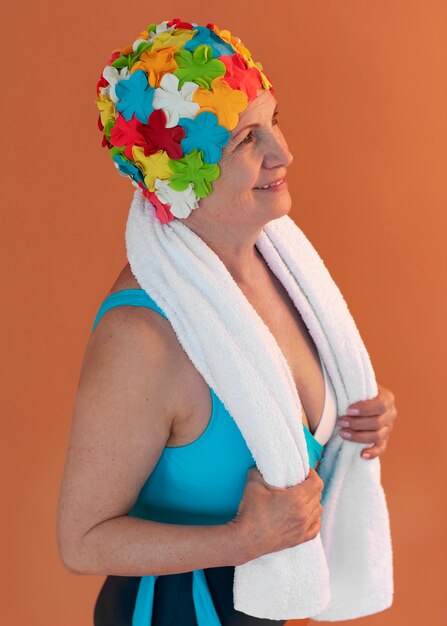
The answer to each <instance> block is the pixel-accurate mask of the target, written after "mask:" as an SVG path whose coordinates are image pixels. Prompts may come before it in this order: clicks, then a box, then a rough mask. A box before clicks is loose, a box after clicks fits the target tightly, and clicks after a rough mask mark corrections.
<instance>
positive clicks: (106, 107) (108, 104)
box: [95, 93, 116, 126]
mask: <svg viewBox="0 0 447 626" xmlns="http://www.w3.org/2000/svg"><path fill="white" fill-rule="evenodd" d="M95 103H96V106H97V107H98V109H99V115H100V117H101V124H102V125H103V126H105V125H106V124H107V122H108V121H109V120H112V121H113V122H115V119H116V110H115V105H114V103H113V102H112V101H111V100H110V98H109V96H108V95H107V94H103V93H101V94H100V95H99V97H98V98H96V100H95Z"/></svg>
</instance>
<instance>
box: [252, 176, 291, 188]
mask: <svg viewBox="0 0 447 626" xmlns="http://www.w3.org/2000/svg"><path fill="white" fill-rule="evenodd" d="M284 180H285V179H284V178H280V179H279V180H277V181H276V182H274V183H270V184H269V185H262V187H253V189H269V188H270V187H278V186H279V185H281V183H283V182H284Z"/></svg>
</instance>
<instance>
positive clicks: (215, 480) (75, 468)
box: [58, 20, 396, 626]
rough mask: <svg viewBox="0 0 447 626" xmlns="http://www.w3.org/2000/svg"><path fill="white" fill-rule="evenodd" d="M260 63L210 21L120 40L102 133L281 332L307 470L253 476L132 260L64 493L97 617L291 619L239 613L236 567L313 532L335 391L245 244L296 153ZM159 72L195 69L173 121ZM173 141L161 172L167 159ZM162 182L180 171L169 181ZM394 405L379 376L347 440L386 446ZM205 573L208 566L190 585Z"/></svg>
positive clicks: (103, 336) (226, 417)
mask: <svg viewBox="0 0 447 626" xmlns="http://www.w3.org/2000/svg"><path fill="white" fill-rule="evenodd" d="M196 38H197V41H196ZM194 42H195V43H194ZM192 44H194V45H192ZM173 50H176V53H175V54H174V53H173ZM211 51H212V53H213V54H211ZM192 54H194V58H198V55H199V54H201V55H202V57H201V60H202V61H204V59H205V62H204V63H203V65H202V67H203V68H204V69H203V72H204V73H203V76H205V78H206V80H208V82H206V81H204V80H201V78H203V76H200V75H199V73H198V71H197V65H195V66H194V68H195V70H194V71H195V73H194V72H193V74H191V68H192V65H190V66H188V62H191V63H192V61H191V59H192V56H191V55H192ZM188 55H190V56H188ZM207 55H208V56H207ZM216 58H218V59H219V60H221V63H222V64H223V65H224V68H223V69H222V67H221V68H220V73H219V68H218V67H217V66H213V67H211V66H209V65H207V63H211V62H215V61H214V59H216ZM229 59H232V63H233V64H232V65H231V67H230V65H229V63H230V61H229ZM240 63H243V64H245V65H244V67H241V66H238V64H240ZM113 64H115V65H113ZM216 67H217V69H216ZM160 68H162V71H161V70H160ZM129 70H130V71H129ZM138 70H140V73H139V74H136V72H137V71H138ZM237 70H239V74H238V71H237ZM241 70H242V73H243V76H244V78H240V76H241V73H240V71H241ZM261 70H262V66H260V64H257V65H256V64H254V62H253V61H252V59H251V56H250V53H249V51H248V50H247V48H245V46H243V44H242V43H241V42H240V41H239V40H237V39H236V38H234V37H232V36H231V35H230V33H229V32H228V31H220V30H219V29H218V28H217V27H216V26H215V25H212V24H208V25H207V27H200V26H198V25H196V24H188V23H185V22H180V21H179V20H172V21H170V22H163V23H162V24H160V25H150V27H149V28H148V30H147V31H144V32H143V33H141V35H140V38H139V39H137V41H136V42H134V44H133V46H129V47H127V49H123V50H121V51H118V52H115V53H114V55H113V56H112V58H111V60H110V62H109V65H108V66H107V68H106V70H104V72H103V77H102V79H101V81H100V83H99V84H98V94H100V95H99V98H98V101H97V102H98V106H99V108H100V111H101V114H102V117H101V122H100V128H102V130H104V135H105V139H104V142H103V145H105V146H106V147H108V148H109V150H110V152H111V155H112V158H113V159H114V162H115V165H116V166H117V168H118V169H119V171H120V173H123V174H124V175H129V176H130V177H131V178H132V181H133V183H134V184H135V185H138V186H139V187H140V188H141V189H142V191H143V193H144V194H145V195H146V197H147V198H148V199H150V200H151V201H152V202H153V203H154V205H155V206H156V209H157V215H158V217H159V219H160V221H161V222H162V223H169V222H170V221H172V220H173V219H179V220H182V221H183V222H184V224H186V225H187V226H188V228H190V229H191V230H193V231H194V232H195V233H196V234H197V235H198V236H199V237H200V238H201V239H203V241H205V242H206V244H207V245H208V246H209V247H210V248H211V249H212V250H213V251H214V252H215V253H216V254H217V255H218V257H219V258H220V259H221V260H222V262H223V263H224V265H225V266H226V268H227V269H228V271H229V272H230V274H231V276H232V277H233V279H234V281H235V282H236V284H237V285H238V286H239V288H240V289H241V291H242V292H243V294H244V295H245V297H246V298H247V300H248V301H249V303H250V304H251V305H252V306H253V307H254V309H255V310H256V311H257V312H258V314H259V315H260V316H261V318H262V319H263V320H264V322H265V323H266V325H267V326H268V328H269V329H270V331H271V332H272V334H273V335H274V337H275V338H276V340H277V342H278V345H279V346H280V348H281V350H282V351H283V353H284V355H285V357H286V359H287V362H288V363H289V365H290V368H291V371H292V373H293V378H294V381H295V384H296V387H297V389H298V390H299V394H300V398H301V399H302V404H303V414H302V422H303V429H304V432H305V436H306V443H307V445H308V451H309V459H310V463H311V466H312V467H311V469H310V472H309V476H308V478H307V479H306V480H305V481H304V482H302V483H301V484H299V485H297V486H295V487H291V488H288V489H277V488H273V487H271V486H269V485H268V484H267V483H265V482H264V481H263V480H262V477H261V475H260V473H259V472H258V471H257V470H256V468H255V466H256V464H255V462H254V459H253V457H252V455H251V453H250V450H249V449H248V448H247V446H246V444H245V442H244V439H243V438H242V436H241V433H240V432H239V431H238V429H237V428H236V427H235V424H234V422H233V420H232V419H231V415H230V414H229V413H228V411H227V410H226V409H225V407H224V406H223V404H222V403H221V402H220V400H219V398H218V397H217V395H216V394H215V393H214V392H213V390H212V389H211V388H210V387H209V386H208V385H207V384H206V382H205V380H204V379H203V377H202V376H201V375H200V374H199V372H198V371H197V369H196V368H195V367H194V365H193V363H192V362H191V361H190V360H189V358H188V355H187V354H186V353H185V351H184V350H183V348H182V346H181V345H180V343H179V341H178V339H177V336H176V334H175V333H174V331H173V329H172V327H171V324H170V323H169V320H168V319H167V318H166V316H165V315H164V313H163V311H162V310H161V309H160V307H159V306H158V305H157V303H156V302H155V301H154V300H153V299H152V298H151V297H150V295H149V294H147V293H146V292H145V291H144V290H142V288H141V286H140V284H139V283H138V281H137V280H136V278H135V277H134V275H133V273H132V271H131V269H130V266H129V264H127V265H126V266H125V267H124V268H123V270H122V272H121V273H120V275H119V276H118V278H117V280H116V281H115V283H114V284H113V285H112V287H111V289H110V290H109V292H108V293H107V294H106V296H105V298H104V301H103V303H102V305H101V307H100V310H99V311H98V315H97V317H96V319H95V323H94V326H93V331H92V334H91V337H90V339H89V342H88V345H87V349H86V353H85V357H84V361H83V364H82V370H81V376H80V381H79V388H78V392H77V397H76V402H75V407H74V418H73V425H72V432H71V435H70V445H69V450H68V455H67V461H66V467H65V472H64V477H63V482H62V488H61V494H60V501H59V518H58V537H59V545H60V552H61V556H62V559H63V561H64V563H65V565H66V567H67V568H68V569H69V570H70V571H73V572H76V573H81V574H96V575H106V576H107V578H106V581H105V583H104V585H103V587H102V589H101V592H100V594H99V597H98V600H97V603H96V606H95V612H94V623H95V625H96V626H112V625H113V626H124V625H131V624H132V626H135V625H137V626H141V625H142V624H147V625H149V624H153V625H155V626H164V625H166V626H167V625H168V624H169V625H171V626H175V625H179V626H180V625H182V626H195V625H196V624H198V626H203V625H204V624H207V626H213V625H215V624H221V625H222V626H227V625H230V624H231V625H233V626H236V625H237V626H249V625H253V626H254V625H255V624H259V625H261V624H267V623H272V624H273V623H275V624H284V623H285V621H278V620H268V619H261V618H255V617H252V616H250V615H247V614H245V613H242V612H239V611H237V610H235V609H234V607H233V574H234V568H235V566H237V565H241V564H243V563H246V562H248V561H251V560H252V559H255V558H256V557H259V556H261V555H263V554H267V553H270V552H274V551H279V550H282V549H284V548H287V547H290V546H295V545H298V544H300V543H303V542H306V541H309V540H310V539H313V538H314V537H316V536H317V535H318V533H319V530H320V525H321V520H320V517H321V512H322V506H321V504H320V500H321V495H322V490H323V487H324V485H323V482H322V480H321V479H320V478H319V476H318V474H317V473H316V471H315V469H317V468H318V463H319V459H320V458H321V456H322V454H323V451H324V443H325V441H327V439H328V438H329V435H330V433H331V432H332V430H333V427H334V421H335V418H336V415H335V412H334V410H333V408H334V403H333V388H332V385H331V381H330V380H329V377H328V375H327V372H326V370H325V368H324V366H323V363H322V361H321V359H320V358H319V354H318V350H317V348H316V346H315V344H314V342H313V340H312V338H311V336H310V334H309V332H308V330H307V328H306V326H305V324H304V322H303V320H302V318H301V316H300V314H299V312H298V311H297V309H296V308H295V306H294V305H293V303H292V302H291V300H290V298H289V296H288V294H287V292H286V290H285V289H284V287H283V285H282V284H281V282H280V281H279V280H278V279H277V278H276V276H275V275H274V274H273V273H272V271H271V270H270V268H269V267H268V265H267V264H266V262H265V260H264V258H263V256H262V255H261V254H260V252H259V250H258V249H257V247H256V246H255V242H256V240H257V238H258V235H259V233H260V231H261V230H262V229H263V228H264V226H265V224H267V223H268V222H269V221H270V220H274V219H276V218H279V217H281V216H283V215H285V214H287V213H288V212H289V211H290V208H291V198H290V194H289V192H288V188H287V182H286V180H285V179H286V176H287V174H288V168H289V166H290V165H291V164H292V161H293V157H292V155H291V153H290V151H289V149H288V146H287V143H286V140H285V138H284V136H283V134H282V132H281V130H280V128H279V125H278V107H277V101H276V98H275V96H274V91H273V89H272V86H271V83H270V81H269V80H268V79H267V77H266V76H265V74H264V73H263V72H262V71H261ZM143 71H144V72H145V73H146V75H147V80H146V82H145V83H144V89H145V90H146V92H147V91H148V90H149V91H150V89H154V90H156V89H158V90H159V92H155V91H154V93H153V94H152V97H153V100H152V103H153V105H154V106H153V107H152V109H151V108H149V109H148V108H146V102H147V100H144V99H142V98H140V99H138V98H139V96H138V93H137V96H136V95H135V93H136V91H135V90H138V88H139V86H138V85H137V80H139V79H140V78H142V77H143V74H142V72H143ZM182 71H184V72H185V73H184V74H182ZM188 71H189V74H188ZM213 71H214V72H217V74H218V76H217V78H216V76H215V75H214V77H213ZM210 72H211V74H210ZM165 76H171V77H172V76H176V77H177V78H180V79H181V81H183V85H181V83H180V82H179V84H178V86H177V87H176V89H175V91H180V90H181V89H182V88H183V86H184V85H185V83H186V86H187V87H188V85H191V84H192V82H193V81H192V80H189V81H188V80H186V79H187V78H194V79H195V80H196V83H197V82H198V84H199V85H200V89H201V90H202V93H201V94H199V93H198V91H197V92H195V94H194V97H192V98H188V97H187V96H185V98H184V100H183V101H182V106H183V107H184V108H183V116H177V118H175V107H174V106H173V105H172V102H171V104H169V102H170V101H169V97H171V98H172V97H176V95H177V94H176V93H174V96H173V93H172V91H171V92H170V93H169V88H168V87H172V84H171V85H168V83H167V79H166V78H165V79H164V80H163V77H165ZM238 76H239V82H238ZM224 78H225V79H226V80H225V81H224V80H223V79H224ZM216 80H217V81H219V80H220V82H219V84H218V83H216V82H215V81H216ZM213 81H214V82H213ZM211 84H212V85H213V87H212V89H211V88H210V86H211ZM135 85H136V86H135ZM147 85H149V87H147ZM228 85H230V86H232V89H233V90H234V92H237V94H236V96H237V97H236V98H233V100H232V101H231V106H230V107H229V108H227V109H226V112H225V115H223V114H222V109H219V115H218V116H217V115H216V119H213V120H211V117H210V115H214V114H210V113H209V108H210V101H209V100H207V97H208V96H209V94H207V93H205V92H204V90H205V89H208V91H209V92H210V93H213V94H219V93H220V96H221V97H222V98H223V97H224V96H225V95H227V96H228V93H227V94H225V93H223V92H222V91H223V90H224V89H227V88H228V87H227V86H228ZM163 89H164V91H163ZM219 89H220V91H219ZM146 92H145V93H146ZM160 94H161V95H160ZM241 94H242V95H241ZM233 95H234V94H233ZM158 96H160V98H159V101H158V104H157V99H156V98H157V97H158ZM161 96H163V97H164V98H165V99H164V100H163V98H162V97H161ZM145 97H149V95H148V94H147V93H146V95H145ZM185 103H186V104H185ZM186 105H187V106H188V107H189V109H188V113H185V107H186ZM199 107H200V112H201V113H202V115H204V112H208V116H207V117H206V118H202V119H205V120H206V123H207V124H211V126H212V124H213V123H214V127H213V129H214V131H216V128H217V130H218V132H217V135H216V133H215V135H214V136H218V138H217V140H216V141H215V143H214V145H213V146H211V149H209V150H208V148H209V145H208V143H207V139H208V137H205V139H203V132H205V134H206V129H207V128H208V129H209V128H210V126H208V127H207V126H206V125H205V126H204V128H205V131H203V128H202V136H199V137H198V138H197V136H196V144H195V145H194V143H192V144H191V143H190V144H188V140H189V141H191V136H192V134H193V133H192V131H191V127H190V126H188V124H190V121H189V120H191V119H194V117H195V115H196V114H197V111H198V110H199ZM207 107H208V108H207ZM191 108H192V109H193V110H192V111H191ZM161 111H163V114H164V117H163V116H162V117H160V115H161V113H160V112H161ZM118 112H120V113H121V116H120V115H119V114H118ZM157 115H158V117H157ZM142 119H146V120H147V123H146V124H144V123H143V122H142ZM185 120H186V121H185ZM210 120H211V122H210ZM157 124H158V125H159V126H158V130H157ZM154 128H155V131H154ZM168 129H170V133H171V134H170V136H169V140H166V133H167V132H168ZM214 131H213V132H214ZM225 132H226V134H225ZM157 133H158V134H157ZM163 133H164V135H163ZM219 133H220V134H219ZM201 137H202V138H201ZM157 138H158V139H157ZM157 141H158V142H159V143H158V144H157ZM163 141H165V142H166V143H164V144H163ZM200 141H202V144H201V143H200ZM197 142H199V143H198V144H197ZM197 145H199V146H202V148H203V149H202V152H201V154H202V156H203V157H205V156H207V157H208V158H207V159H205V158H204V159H203V161H205V160H207V161H208V163H210V164H212V163H214V164H215V167H214V169H213V166H210V167H209V169H208V170H207V171H208V179H207V182H206V181H205V183H204V179H201V180H200V181H198V180H197V179H195V180H196V184H195V185H194V186H193V185H189V186H188V187H185V185H184V184H183V188H181V187H182V181H181V177H180V175H179V176H178V177H177V178H175V172H176V171H177V173H178V172H179V171H180V170H175V163H173V161H178V162H179V163H180V162H181V160H182V157H183V158H185V159H186V158H188V156H190V155H191V154H192V155H196V154H197ZM161 146H163V149H161V150H160V147H161ZM179 146H180V147H181V148H182V151H179ZM213 151H214V154H213ZM216 152H217V155H218V156H217V157H216ZM165 153H167V154H168V155H169V154H170V159H171V160H170V161H169V165H170V169H169V168H167V169H166V164H167V161H165V162H163V163H160V161H161V159H162V158H165V156H166V154H165ZM160 155H161V156H160ZM185 155H187V156H186V157H185ZM154 156H155V158H154ZM151 157H152V160H151ZM158 157H160V158H159V160H158V161H156V159H157V158H158ZM217 162H218V163H219V165H218V166H217ZM184 164H185V162H183V165H184ZM153 167H155V168H156V175H154V171H153V170H152V169H151V168H153ZM157 168H158V169H157ZM216 168H217V171H216ZM173 171H174V175H172V172H173ZM182 171H183V170H182ZM170 177H171V178H170ZM205 178H206V177H205ZM166 180H171V182H172V181H174V187H175V189H174V191H172V186H171V187H170V188H169V189H168V187H167V185H166ZM211 180H212V187H211ZM199 183H204V184H203V186H204V189H202V192H201V193H199V188H200V184H199ZM211 188H212V192H211ZM193 191H194V192H195V193H196V196H194V195H193V196H192V198H191V194H192V193H193ZM175 194H177V195H175ZM188 194H189V195H188ZM173 374H175V375H173ZM331 400H332V405H331ZM393 400H394V399H393V396H392V394H391V393H390V392H387V391H386V390H384V389H383V388H381V391H380V394H379V396H378V398H376V399H374V400H371V401H366V402H365V403H356V407H357V408H358V409H359V410H360V413H359V415H358V416H357V417H352V416H351V417H349V416H343V419H344V421H346V422H347V423H346V426H347V428H346V430H345V432H346V433H347V434H348V435H349V434H350V435H351V438H352V440H354V441H359V442H364V443H368V442H372V443H374V444H376V445H375V446H374V447H372V448H369V449H368V452H369V453H370V455H371V456H372V457H373V456H377V455H378V454H381V453H382V452H383V451H384V449H385V445H386V441H387V437H388V435H389V432H390V430H391V428H392V425H393V420H394V418H395V415H396V411H395V408H394V403H393ZM241 401H242V399H241ZM210 416H211V417H210ZM342 434H343V431H342ZM199 572H200V573H201V572H203V574H204V577H203V578H200V580H199V582H200V587H199V586H197V587H195V586H194V583H195V582H196V581H197V580H198V577H197V576H196V574H198V573H199ZM151 575H153V576H154V580H153V581H152V583H153V586H152V589H151V590H149V591H147V590H144V589H142V577H149V578H150V576H151ZM155 578H156V580H155ZM146 581H147V578H145V583H146ZM149 582H151V581H150V580H149ZM307 622H308V620H307V619H305V620H302V623H303V624H306V623H307Z"/></svg>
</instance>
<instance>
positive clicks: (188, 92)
mask: <svg viewBox="0 0 447 626" xmlns="http://www.w3.org/2000/svg"><path fill="white" fill-rule="evenodd" d="M196 89H198V85H196V83H192V82H185V83H184V84H183V86H182V88H181V89H180V90H179V79H178V78H177V76H174V75H173V74H165V75H164V76H163V78H162V79H161V81H160V87H158V88H157V89H156V90H155V93H154V98H153V102H152V106H153V107H154V109H163V111H164V112H165V114H166V118H167V120H168V121H167V123H166V126H167V127H168V128H171V127H172V126H177V124H178V122H179V119H180V118H181V117H190V118H193V117H194V116H195V114H196V113H197V111H198V110H199V108H200V107H199V105H198V104H197V102H193V99H192V96H193V93H194V92H195V90H196Z"/></svg>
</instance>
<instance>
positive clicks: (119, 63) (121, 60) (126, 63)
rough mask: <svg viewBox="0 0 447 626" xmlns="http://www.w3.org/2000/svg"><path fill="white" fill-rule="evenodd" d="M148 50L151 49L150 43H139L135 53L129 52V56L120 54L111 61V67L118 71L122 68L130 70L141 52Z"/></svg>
mask: <svg viewBox="0 0 447 626" xmlns="http://www.w3.org/2000/svg"><path fill="white" fill-rule="evenodd" d="M149 48H152V41H142V42H140V43H139V44H138V47H137V49H136V50H135V52H131V54H122V55H121V56H119V57H118V58H117V59H115V60H114V61H113V63H112V67H115V68H116V69H118V70H119V69H122V68H123V67H127V69H128V70H130V69H131V68H132V66H133V65H134V64H135V63H136V62H137V61H138V60H139V58H140V56H141V55H142V54H143V52H144V51H145V50H148V49H149Z"/></svg>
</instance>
